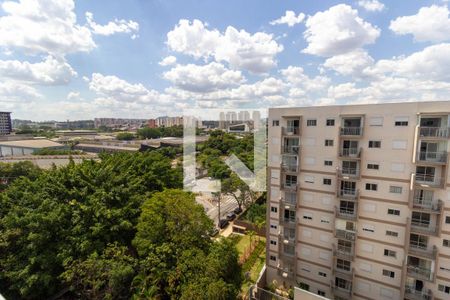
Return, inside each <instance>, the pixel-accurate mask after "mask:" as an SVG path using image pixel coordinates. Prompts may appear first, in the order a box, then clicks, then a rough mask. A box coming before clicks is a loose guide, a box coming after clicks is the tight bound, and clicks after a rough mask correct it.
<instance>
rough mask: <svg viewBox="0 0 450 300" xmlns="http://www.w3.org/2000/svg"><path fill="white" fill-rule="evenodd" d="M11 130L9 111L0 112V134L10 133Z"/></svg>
mask: <svg viewBox="0 0 450 300" xmlns="http://www.w3.org/2000/svg"><path fill="white" fill-rule="evenodd" d="M11 131H12V123H11V113H10V112H0V135H6V134H10V133H11Z"/></svg>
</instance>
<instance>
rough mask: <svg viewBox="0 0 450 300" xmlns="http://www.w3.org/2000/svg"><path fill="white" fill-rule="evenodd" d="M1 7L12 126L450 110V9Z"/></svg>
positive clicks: (148, 4)
mask: <svg viewBox="0 0 450 300" xmlns="http://www.w3.org/2000/svg"><path fill="white" fill-rule="evenodd" d="M106 4H107V5H106ZM0 5H1V7H0V77H1V78H2V79H3V80H2V82H1V83H0V107H1V108H2V110H6V111H12V112H13V115H12V117H13V118H14V119H33V120H36V121H42V120H51V119H54V120H67V119H70V120H76V119H93V118H94V117H115V118H137V119H139V118H155V117H157V116H158V115H170V114H176V115H181V113H182V110H183V109H187V108H188V109H192V108H222V107H224V108H225V107H237V108H247V107H249V106H251V107H261V108H264V107H277V106H308V105H330V104H355V103H374V102H403V101H425V100H448V99H450V98H449V97H448V91H449V89H450V82H449V81H450V77H449V76H448V72H446V70H447V69H448V68H449V66H450V60H449V59H448V55H447V53H448V52H449V50H450V44H449V43H448V41H449V40H450V30H449V29H448V28H450V19H449V6H448V1H442V0H436V1H396V2H395V3H392V2H387V1H384V2H383V1H376V0H361V1H320V2H317V3H306V2H301V1H283V2H275V1H262V2H261V1H256V0H253V1H246V2H245V3H242V1H241V2H240V1H227V2H222V1H220V2H219V1H208V2H207V3H206V2H198V1H170V2H169V1H145V2H143V1H138V0H133V1H127V2H126V3H124V2H119V1H108V2H106V1H96V2H92V1H86V0H80V1H76V2H74V1H72V0H64V1H55V0H48V1H45V5H43V2H39V1H36V0H20V1H3V2H1V4H0ZM255 7H258V9H257V10H255V9H254V8H255ZM248 11H252V12H253V15H252V17H251V18H249V17H248ZM62 29H64V30H62Z"/></svg>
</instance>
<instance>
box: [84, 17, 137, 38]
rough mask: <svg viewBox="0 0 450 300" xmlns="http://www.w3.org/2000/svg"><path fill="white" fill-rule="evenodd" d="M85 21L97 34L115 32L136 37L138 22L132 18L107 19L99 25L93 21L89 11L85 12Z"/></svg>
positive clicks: (111, 33)
mask: <svg viewBox="0 0 450 300" xmlns="http://www.w3.org/2000/svg"><path fill="white" fill-rule="evenodd" d="M86 21H87V23H88V25H89V27H90V28H91V31H92V33H94V34H98V35H106V36H108V35H113V34H115V33H129V34H132V35H131V38H132V39H134V38H136V37H137V35H136V34H137V32H138V31H139V24H138V23H137V22H135V21H133V20H123V19H122V20H118V19H115V20H114V21H109V22H108V24H106V25H99V24H97V23H95V22H94V15H93V14H92V13H91V12H86Z"/></svg>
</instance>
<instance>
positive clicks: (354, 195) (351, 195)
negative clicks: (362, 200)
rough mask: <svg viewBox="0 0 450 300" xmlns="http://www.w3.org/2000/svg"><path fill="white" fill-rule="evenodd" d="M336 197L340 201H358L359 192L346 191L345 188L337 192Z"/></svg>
mask: <svg viewBox="0 0 450 300" xmlns="http://www.w3.org/2000/svg"><path fill="white" fill-rule="evenodd" d="M338 196H339V197H340V198H342V199H348V200H358V197H359V190H356V189H347V188H340V189H339V190H338Z"/></svg>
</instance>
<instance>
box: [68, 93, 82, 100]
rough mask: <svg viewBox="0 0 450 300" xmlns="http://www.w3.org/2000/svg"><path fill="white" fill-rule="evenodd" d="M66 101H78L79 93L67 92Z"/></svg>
mask: <svg viewBox="0 0 450 300" xmlns="http://www.w3.org/2000/svg"><path fill="white" fill-rule="evenodd" d="M66 98H67V100H74V99H79V98H80V92H69V93H68V94H67V97H66Z"/></svg>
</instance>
